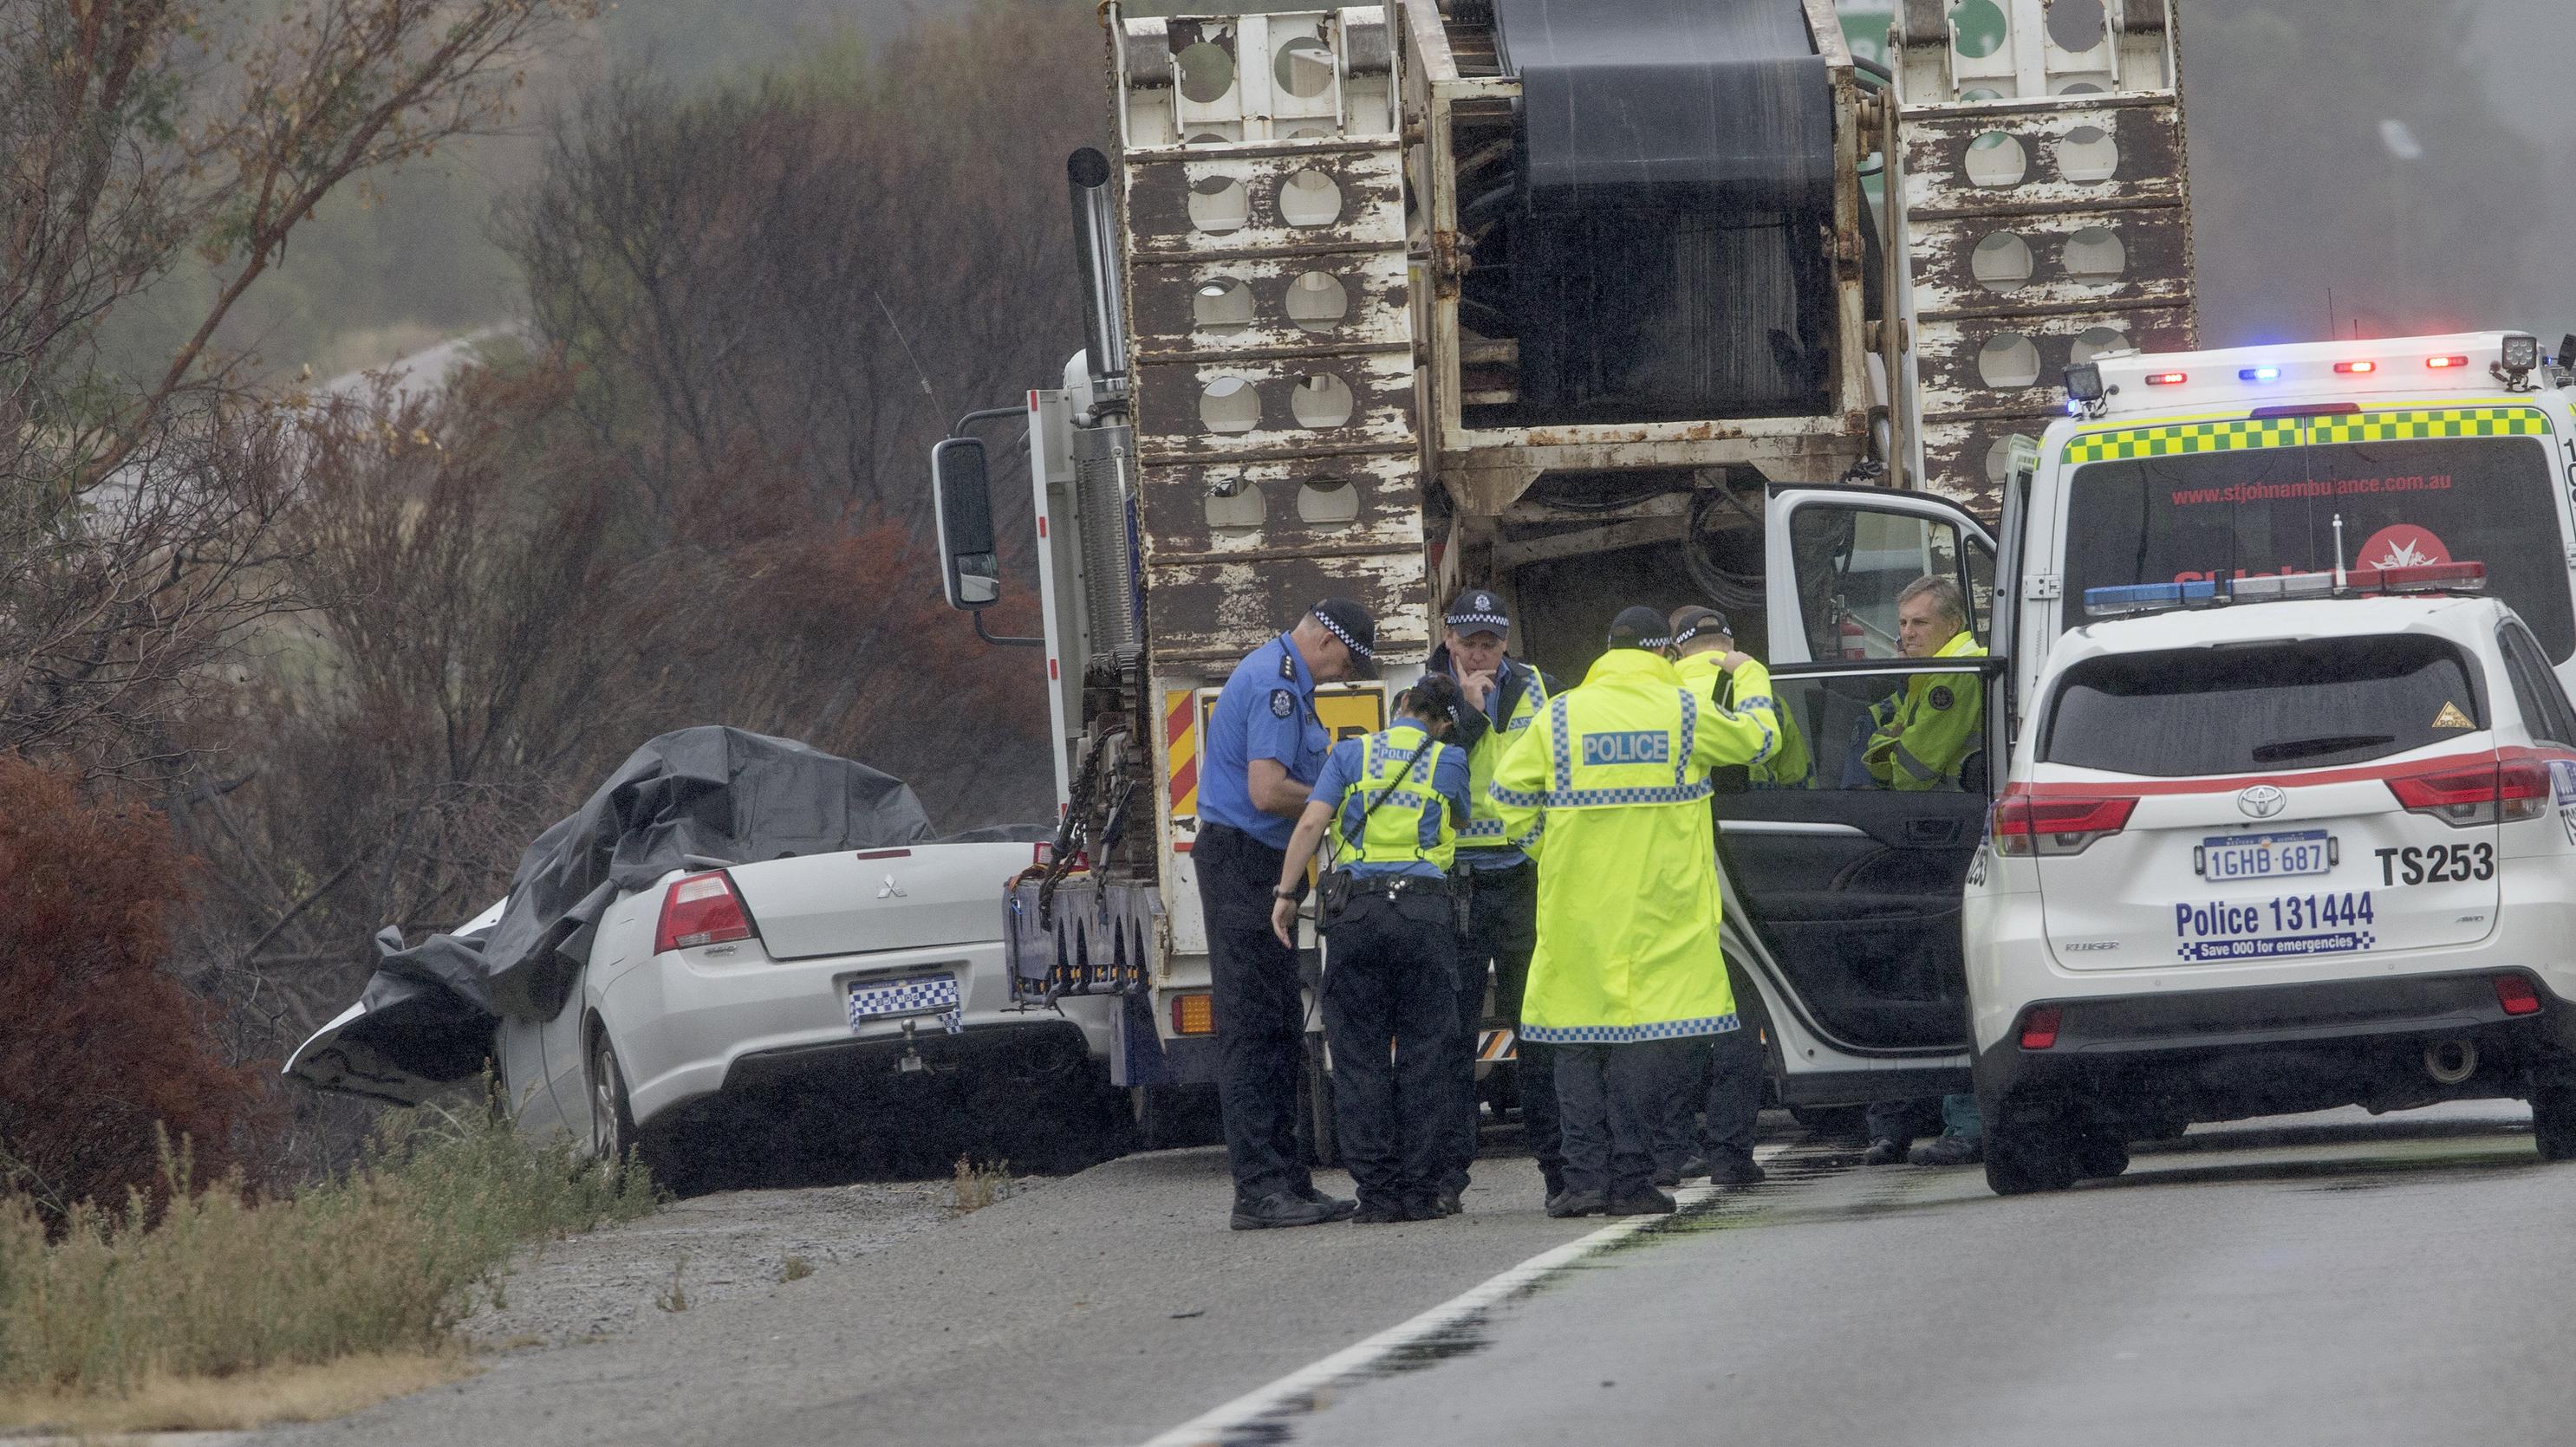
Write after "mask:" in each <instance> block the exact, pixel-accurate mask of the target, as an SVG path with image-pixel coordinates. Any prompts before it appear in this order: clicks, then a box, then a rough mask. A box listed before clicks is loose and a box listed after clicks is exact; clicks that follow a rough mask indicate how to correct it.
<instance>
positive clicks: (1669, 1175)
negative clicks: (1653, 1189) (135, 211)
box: [1654, 1166, 1687, 1191]
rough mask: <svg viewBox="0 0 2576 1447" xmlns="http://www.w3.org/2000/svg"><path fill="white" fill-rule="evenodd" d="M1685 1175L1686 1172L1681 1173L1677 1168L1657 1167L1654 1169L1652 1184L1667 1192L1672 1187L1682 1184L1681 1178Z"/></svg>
mask: <svg viewBox="0 0 2576 1447" xmlns="http://www.w3.org/2000/svg"><path fill="white" fill-rule="evenodd" d="M1685 1174H1687V1172H1685V1171H1683V1170H1682V1169H1681V1168H1680V1167H1679V1166H1657V1167H1655V1174H1654V1182H1655V1184H1656V1185H1658V1186H1661V1187H1663V1188H1664V1189H1665V1190H1667V1191H1669V1190H1671V1189H1672V1188H1673V1187H1675V1186H1678V1185H1680V1184H1681V1183H1682V1177H1683V1176H1684V1175H1685Z"/></svg>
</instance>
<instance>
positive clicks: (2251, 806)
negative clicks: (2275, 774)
mask: <svg viewBox="0 0 2576 1447" xmlns="http://www.w3.org/2000/svg"><path fill="white" fill-rule="evenodd" d="M2289 802H2290V796H2289V795H2287V794H2284V793H2282V792H2281V791H2280V790H2279V789H2277V788H2274V787H2273V786H2272V785H2270V784H2256V785H2254V786H2253V787H2251V788H2248V789H2240V790H2238V791H2237V794H2236V807H2237V808H2239V809H2241V810H2243V811H2244V812H2245V817H2246V818H2248V819H2269V818H2271V817H2272V816H2273V815H2275V814H2278V813H2280V812H2281V809H2282V807H2283V806H2284V805H2286V804H2288V803H2289Z"/></svg>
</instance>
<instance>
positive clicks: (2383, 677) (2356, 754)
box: [2039, 635, 2487, 778]
mask: <svg viewBox="0 0 2576 1447" xmlns="http://www.w3.org/2000/svg"><path fill="white" fill-rule="evenodd" d="M2477 680H2478V670H2477V669H2476V668H2475V666H2473V665H2472V664H2471V663H2470V661H2469V660H2468V659H2467V658H2466V657H2465V656H2463V655H2462V654H2461V652H2460V650H2459V649H2458V648H2456V647H2454V646H2452V645H2451V644H2449V643H2446V642H2443V641H2442V640H2440V639H2438V638H2424V637H2410V636H2406V635H2397V636H2393V637H2392V636H2385V635H2382V636H2376V637H2367V638H2328V639H2317V640H2312V641H2308V642H2301V643H2256V644H2247V645H2242V646H2233V647H2230V646H2221V647H2215V648H2183V649H2175V650H2172V651H2170V652H2164V653H2131V654H2122V655H2120V656H2118V657H2113V658H2096V659H2091V660H2088V661H2086V662H2084V663H2079V664H2077V665H2076V666H2074V667H2073V668H2070V669H2068V670H2067V671H2066V674H2065V676H2064V677H2063V678H2062V679H2061V680H2060V681H2059V682H2058V685H2057V693H2056V696H2055V698H2054V699H2053V701H2052V702H2051V704H2050V707H2049V713H2048V724H2047V728H2046V730H2045V731H2044V733H2043V734H2042V736H2041V740H2040V755H2039V756H2040V757H2041V758H2042V759H2045V760H2047V761H2048V762H2049V763H2052V764H2072V765H2075V766H2076V767H2078V768H2085V769H2108V770H2113V771H2115V772H2118V773H2123V774H2145V775H2149V776H2152V777H2156V778H2185V777H2190V776H2194V775H2202V774H2243V773H2258V772H2263V771H2267V770H2273V769H2315V768H2324V767H2328V766H2331V765H2335V764H2352V763H2360V762H2363V761H2365V760H2369V759H2378V758H2386V757H2387V756H2389V755H2391V754H2400V753H2404V752H2406V751H2407V750H2408V749H2420V748H2422V747H2424V746H2425V745H2427V744H2437V743H2442V742H2444V741H2446V740H2449V739H2456V738H2459V737H2460V736H2462V735H2463V734H2467V733H2471V732H2474V731H2476V730H2478V729H2483V728H2485V727H2486V726H2487V715H2486V700H2485V698H2484V697H2483V695H2482V693H2481V691H2480V690H2479V688H2478V686H2477Z"/></svg>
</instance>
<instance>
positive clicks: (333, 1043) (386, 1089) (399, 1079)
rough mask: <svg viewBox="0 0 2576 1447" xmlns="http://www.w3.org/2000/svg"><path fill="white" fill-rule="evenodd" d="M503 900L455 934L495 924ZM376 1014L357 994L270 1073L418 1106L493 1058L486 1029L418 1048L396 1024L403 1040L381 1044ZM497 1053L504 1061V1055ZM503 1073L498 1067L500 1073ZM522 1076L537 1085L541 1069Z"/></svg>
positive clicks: (395, 939) (397, 941)
mask: <svg viewBox="0 0 2576 1447" xmlns="http://www.w3.org/2000/svg"><path fill="white" fill-rule="evenodd" d="M508 903H509V900H508V898H507V897H506V896H505V897H504V898H502V899H499V900H496V901H494V902H493V904H492V907H491V908H489V909H487V910H485V911H483V913H481V914H479V915H476V916H475V917H474V918H473V919H471V920H468V921H467V922H466V923H464V924H461V925H459V926H457V927H456V930H455V933H457V934H459V935H473V934H479V933H481V932H483V931H485V930H488V929H490V928H491V927H492V926H493V925H495V924H497V923H499V922H500V919H501V911H502V909H503V907H504V906H506V905H507V904H508ZM391 941H392V947H393V948H396V949H399V948H400V947H401V945H402V936H401V932H400V931H399V930H395V931H393V932H392V933H391ZM383 947H384V946H383V945H382V944H380V945H379V948H383ZM376 1013H377V1012H375V1011H374V1010H371V1009H370V1008H369V1006H368V1003H367V1001H366V1000H365V999H360V1000H359V1001H358V1002H357V1003H356V1004H354V1005H351V1006H350V1007H349V1008H348V1009H346V1010H343V1011H341V1012H340V1013H339V1014H337V1015H335V1016H333V1017H332V1018H331V1020H330V1022H329V1023H327V1024H325V1025H324V1026H323V1027H322V1028H321V1029H319V1030H316V1031H314V1032H313V1035H312V1037H311V1038H310V1039H307V1040H306V1041H305V1042H304V1043H303V1044H301V1045H298V1046H297V1047H295V1053H294V1054H292V1055H290V1056H288V1057H287V1058H286V1064H285V1065H284V1066H283V1067H282V1068H281V1069H280V1070H279V1071H278V1073H279V1074H280V1075H282V1076H284V1077H285V1078H287V1079H289V1080H294V1081H300V1082H301V1083H303V1084H305V1085H308V1086H310V1087H312V1088H313V1089H315V1090H323V1091H331V1092H334V1093H336V1094H340V1095H355V1096H363V1097H365V1098H366V1099H369V1100H381V1101H384V1102H386V1103H388V1104H392V1105H418V1104H420V1103H421V1102H422V1101H425V1100H427V1099H429V1098H430V1097H431V1096H433V1095H436V1094H438V1093H439V1092H441V1091H444V1090H451V1089H454V1088H456V1087H457V1086H459V1085H460V1084H463V1083H465V1082H467V1081H471V1080H473V1079H475V1078H477V1077H479V1076H480V1075H481V1074H482V1072H483V1069H484V1065H485V1062H486V1061H487V1060H490V1059H492V1058H493V1057H494V1054H495V1042H494V1040H493V1038H492V1036H493V1032H492V1031H490V1030H489V1029H486V1030H484V1031H482V1032H480V1033H479V1035H477V1034H475V1033H473V1032H467V1033H464V1034H460V1035H458V1036H457V1037H456V1038H453V1039H442V1040H440V1041H438V1042H436V1043H435V1044H434V1045H428V1046H425V1045H424V1044H423V1042H421V1041H420V1040H419V1039H417V1038H412V1037H410V1036H408V1035H405V1033H404V1032H402V1031H401V1030H400V1028H399V1027H397V1028H396V1030H395V1032H394V1033H395V1034H397V1035H401V1036H403V1037H404V1038H402V1039H400V1040H397V1041H388V1040H387V1038H386V1035H387V1032H386V1030H384V1029H382V1028H379V1027H380V1026H381V1025H382V1023H383V1022H382V1021H380V1020H378V1019H376V1018H373V1017H374V1016H375V1015H376ZM389 1045H391V1046H393V1047H394V1048H388V1046H389ZM500 1053H501V1054H502V1055H503V1057H504V1059H503V1064H504V1065H505V1066H506V1065H507V1064H508V1061H507V1058H506V1057H507V1054H508V1052H507V1051H506V1050H503V1051H501V1052H500ZM508 1073H509V1072H508V1071H507V1070H506V1069H505V1070H504V1074H505V1075H507V1074H508ZM529 1078H531V1079H533V1080H535V1081H536V1082H537V1083H538V1084H540V1085H542V1084H543V1083H544V1076H543V1075H542V1074H541V1073H531V1075H530V1077H529Z"/></svg>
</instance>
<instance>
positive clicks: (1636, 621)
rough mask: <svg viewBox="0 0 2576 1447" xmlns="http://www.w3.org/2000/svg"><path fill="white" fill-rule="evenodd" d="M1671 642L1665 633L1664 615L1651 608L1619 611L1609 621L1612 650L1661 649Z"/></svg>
mask: <svg viewBox="0 0 2576 1447" xmlns="http://www.w3.org/2000/svg"><path fill="white" fill-rule="evenodd" d="M1671 642H1672V638H1671V636H1670V635H1669V634H1668V633H1667V632H1666V631H1665V626H1664V615H1663V614H1661V613H1658V612H1656V611H1655V610H1654V609H1652V608H1645V607H1637V608H1624V609H1621V610H1620V613H1619V616H1618V617H1616V618H1613V619H1611V620H1610V646H1611V647H1613V648H1662V647H1665V646H1667V645H1669V644H1670V643H1671Z"/></svg>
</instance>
